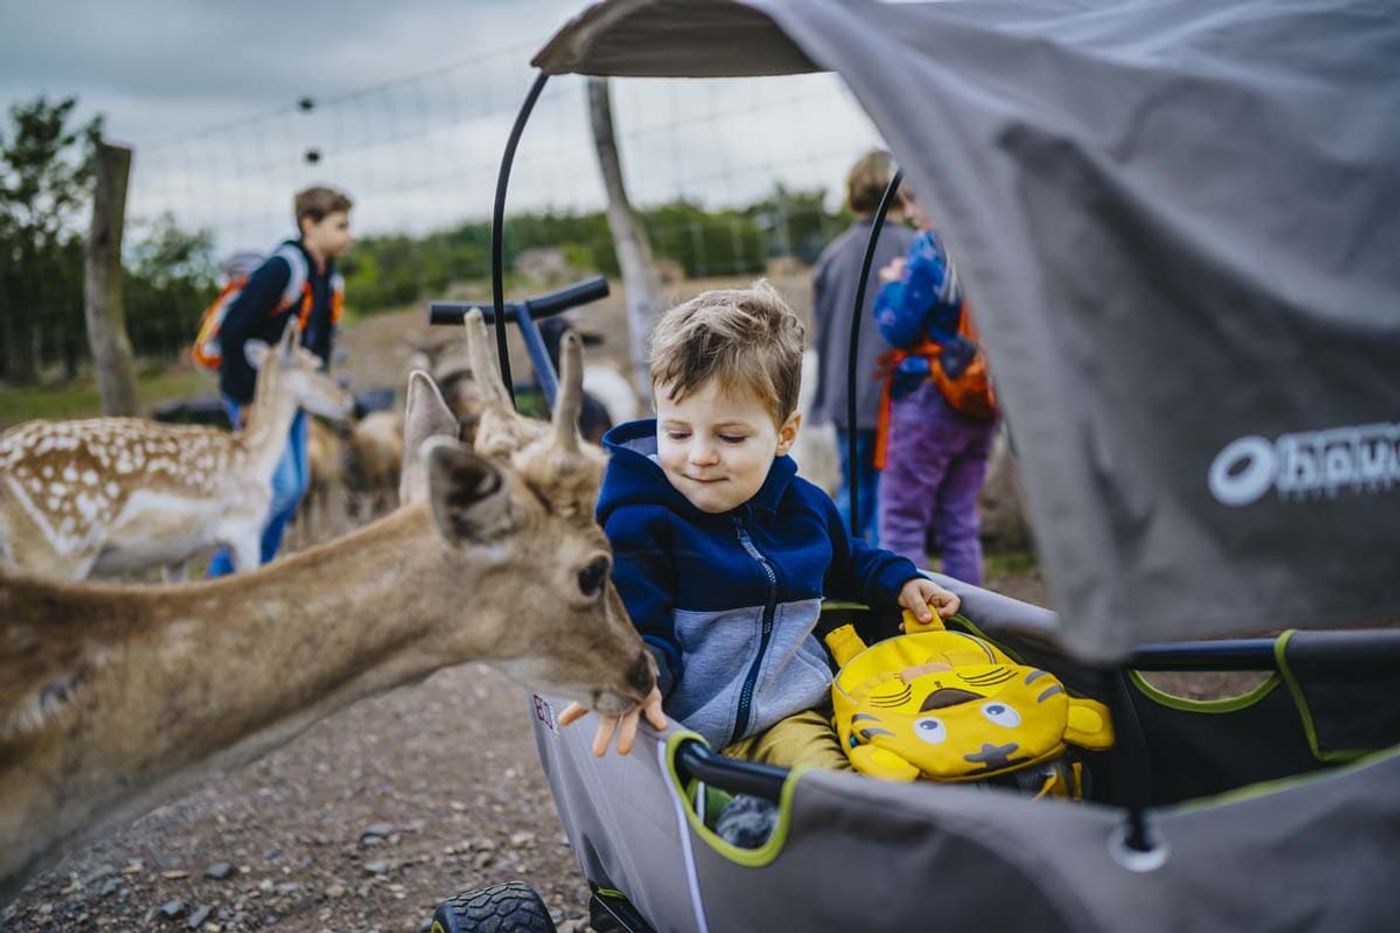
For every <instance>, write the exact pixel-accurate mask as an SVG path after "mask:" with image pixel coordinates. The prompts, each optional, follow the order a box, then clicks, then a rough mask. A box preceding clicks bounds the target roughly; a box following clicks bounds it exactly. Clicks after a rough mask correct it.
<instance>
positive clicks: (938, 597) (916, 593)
mask: <svg viewBox="0 0 1400 933" xmlns="http://www.w3.org/2000/svg"><path fill="white" fill-rule="evenodd" d="M899 605H900V606H902V607H903V608H905V609H908V610H909V611H910V612H912V613H914V618H916V619H918V620H919V621H920V622H928V621H929V620H930V619H932V618H933V613H932V612H931V611H929V606H930V605H931V606H933V607H934V608H935V609H936V610H937V611H938V615H939V617H940V618H943V619H946V618H948V617H949V616H951V615H952V614H953V613H955V612H957V611H958V606H960V605H962V600H960V599H958V596H957V594H956V593H950V592H948V591H947V590H945V589H944V588H943V587H941V586H939V585H938V584H937V583H934V582H933V581H932V580H930V579H929V578H928V577H915V578H914V579H912V580H910V581H909V582H908V583H906V584H904V586H902V587H900V589H899Z"/></svg>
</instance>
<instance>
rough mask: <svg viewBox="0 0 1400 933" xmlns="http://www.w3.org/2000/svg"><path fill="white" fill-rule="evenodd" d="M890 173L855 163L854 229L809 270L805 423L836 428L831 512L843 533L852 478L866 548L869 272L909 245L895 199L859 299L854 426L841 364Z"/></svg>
mask: <svg viewBox="0 0 1400 933" xmlns="http://www.w3.org/2000/svg"><path fill="white" fill-rule="evenodd" d="M893 174H894V164H893V161H892V160H891V158H890V155H889V153H888V152H885V151H883V150H879V149H877V150H874V151H872V152H868V153H866V154H865V155H863V156H861V157H860V159H858V160H857V161H856V163H855V165H853V166H852V167H851V171H850V173H849V174H848V175H847V176H846V203H847V205H848V206H849V207H850V209H851V213H852V214H854V215H855V218H856V220H855V223H854V224H852V225H851V227H850V229H848V230H847V231H846V232H845V233H842V234H841V235H840V236H838V237H837V238H836V239H835V240H833V241H832V242H831V243H830V244H829V245H828V246H827V248H826V249H825V250H824V251H823V252H822V254H821V257H820V258H819V259H818V260H817V265H816V267H815V268H814V269H813V270H812V318H813V324H814V325H815V328H814V329H815V331H816V337H815V342H814V348H815V349H816V351H817V360H818V364H819V365H818V369H817V391H816V396H815V399H814V401H813V403H812V412H811V418H812V423H813V424H820V423H822V422H825V421H830V422H832V423H833V424H834V425H835V426H836V436H837V441H838V445H839V447H840V454H841V488H840V489H839V490H838V491H837V493H836V505H837V507H838V508H839V509H840V510H841V518H842V521H844V522H845V523H846V527H847V528H848V529H849V528H850V526H851V525H850V523H851V492H850V490H851V482H852V473H853V472H854V475H855V481H856V483H857V489H858V494H857V499H858V500H859V505H860V523H859V526H858V527H859V530H860V533H861V535H862V536H863V537H865V538H866V539H867V540H870V541H871V542H872V543H873V542H874V539H875V521H874V518H875V514H876V500H877V497H878V495H879V473H877V472H876V470H875V465H874V456H875V422H876V419H877V418H878V417H879V413H880V387H881V383H880V380H879V379H878V378H877V376H876V361H877V360H878V359H879V357H880V354H882V353H884V352H885V351H886V350H888V349H890V345H889V344H888V343H886V342H885V339H884V338H883V337H882V336H880V329H879V327H878V326H876V323H875V315H874V312H873V310H872V305H873V302H874V300H875V293H876V292H877V291H878V289H879V284H880V283H879V281H878V279H877V276H876V274H875V273H876V272H878V271H879V270H880V269H882V268H884V266H886V265H888V264H889V263H891V262H893V261H894V260H895V259H896V258H900V257H903V256H904V255H905V254H907V253H908V251H909V246H910V244H911V243H912V242H913V241H914V235H915V234H914V231H912V230H910V229H909V228H907V227H905V226H904V225H903V224H902V223H901V222H900V221H902V220H903V216H904V215H903V204H902V202H901V201H900V200H899V199H898V198H896V199H895V201H894V202H893V203H892V204H891V206H890V210H889V213H888V214H887V215H886V222H885V226H884V229H883V230H881V232H880V240H879V242H878V243H877V244H876V247H875V258H874V261H873V262H872V263H871V266H870V277H869V279H868V280H867V281H866V285H865V295H864V297H863V298H862V308H863V310H862V311H861V329H860V347H859V348H858V353H857V360H856V423H855V424H854V425H850V424H848V423H847V414H846V397H847V393H846V360H847V352H848V350H849V347H850V339H851V315H852V314H853V313H854V307H853V305H854V300H855V294H856V285H857V284H858V282H859V280H860V265H861V260H862V259H863V258H864V256H865V244H866V241H867V240H868V239H869V238H870V228H871V225H872V223H873V218H874V214H875V211H876V209H877V208H878V207H879V204H880V197H881V195H883V194H884V191H885V187H886V186H887V185H888V184H889V181H890V177H891V176H892V175H893ZM851 430H854V431H855V432H856V461H857V462H856V465H855V469H854V471H853V470H852V467H851V464H850V463H848V462H847V460H848V450H849V435H848V432H849V431H851Z"/></svg>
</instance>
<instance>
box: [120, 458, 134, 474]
mask: <svg viewBox="0 0 1400 933" xmlns="http://www.w3.org/2000/svg"><path fill="white" fill-rule="evenodd" d="M133 469H135V468H134V467H133V466H132V465H131V461H130V460H128V459H127V458H126V457H122V458H121V459H119V460H118V461H117V472H118V473H130V472H131V471H132V470H133Z"/></svg>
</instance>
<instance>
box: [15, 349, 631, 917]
mask: <svg viewBox="0 0 1400 933" xmlns="http://www.w3.org/2000/svg"><path fill="white" fill-rule="evenodd" d="M566 349H567V351H568V352H567V353H566V355H565V358H564V360H563V373H562V379H561V383H562V385H563V389H562V390H561V395H560V400H559V404H558V407H557V409H556V414H555V418H554V421H553V423H552V424H546V423H543V422H532V423H531V424H530V425H527V426H523V427H521V428H520V429H519V435H520V436H521V437H525V438H526V442H525V443H523V444H521V445H519V446H517V447H513V448H506V447H504V446H500V447H498V448H497V455H496V456H495V457H487V456H484V455H482V454H481V453H479V452H476V451H473V450H472V449H471V448H469V447H467V446H466V445H465V444H463V443H462V442H460V441H458V440H457V421H456V419H455V418H454V417H453V415H452V413H451V412H450V411H449V410H448V407H447V404H446V402H445V401H444V400H443V398H442V395H441V394H440V393H439V392H438V390H437V388H436V386H435V385H434V384H433V383H432V381H431V380H430V379H429V378H428V377H427V376H426V374H424V373H421V372H417V373H414V374H413V375H412V376H411V377H410V379H409V385H408V393H407V398H408V402H407V409H406V413H405V429H404V433H405V445H404V464H403V471H402V484H401V495H402V498H403V501H404V503H405V504H404V505H402V506H401V507H400V508H399V509H398V510H396V511H394V512H392V513H390V514H389V515H387V516H385V517H383V518H381V519H379V520H378V521H376V522H374V523H372V524H370V525H367V526H365V527H363V528H360V529H358V530H356V531H354V532H351V533H350V534H348V535H345V536H343V537H340V538H337V539H335V540H333V541H330V542H327V543H325V544H322V545H320V546H317V547H313V548H310V549H308V550H305V551H301V552H298V553H296V554H293V555H290V556H288V557H286V558H284V559H282V560H278V561H274V562H272V563H270V564H268V565H266V566H264V567H261V568H259V569H257V570H255V571H253V572H251V573H248V574H243V575H239V576H236V577H228V578H224V579H220V580H212V581H201V582H197V583H192V584H188V585H184V586H133V585H118V584H110V583H108V584H99V583H63V582H53V581H43V580H39V579H35V578H31V577H18V576H3V575H0V684H4V689H3V690H0V905H3V903H4V902H5V901H6V900H7V899H8V898H9V897H12V896H13V894H14V893H15V892H16V891H17V890H18V888H19V886H20V885H21V884H23V882H24V880H25V879H26V878H28V877H30V876H32V875H33V874H34V873H35V872H37V871H39V870H40V869H42V868H43V867H45V866H46V865H49V864H51V863H53V862H54V861H56V860H57V858H58V857H59V855H60V854H61V852H62V851H63V849H65V848H67V847H71V846H73V845H76V844H78V843H80V842H82V841H84V840H89V839H93V838H96V837H98V836H100V835H101V834H102V833H103V832H105V831H109V830H111V829H113V828H115V827H117V826H119V825H120V824H122V823H125V822H128V821H130V820H131V819H134V818H135V817H137V816H139V815H141V814H142V813H144V812H145V811H147V810H149V809H151V808H152V807H154V806H156V805H158V804H160V803H162V802H164V801H166V800H168V799H170V798H172V797H173V796H175V795H176V794H178V793H179V792H180V791H182V790H184V789H187V788H190V787H191V786H193V785H195V784H196V783H198V782H200V781H202V780H205V779H206V778H208V777H210V776H212V775H214V774H215V773H217V772H219V771H221V770H224V769H227V768H231V767H236V766H238V765H240V764H242V763H245V762H248V761H250V760H252V759H254V758H256V757H258V756H260V755H262V754H264V753H266V752H268V751H270V750H271V749H272V748H274V747H276V746H277V745H279V744H281V743H282V742H285V741H286V740H288V739H289V738H291V737H292V736H294V735H295V734H296V733H298V732H300V731H301V730H302V729H304V728H306V727H307V726H308V725H310V724H311V723H313V722H315V721H316V720H318V719H320V718H322V717H324V716H326V715H327V714H329V713H331V712H332V711H334V710H336V709H338V708H340V707H342V706H344V705H345V704H347V703H350V702H352V701H354V700H357V699H360V698H363V697H367V696H370V695H372V694H376V693H380V692H382V691H385V690H388V689H390V688H392V687H395V686H398V685H400V684H406V683H411V682H415V681H418V680H421V679H422V678H424V677H426V676H427V675H428V674H430V673H432V672H433V671H435V670H437V669H439V668H442V667H445V666H448V665H454V664H459V663H462V662H465V661H469V660H481V661H486V662H488V663H490V664H492V665H493V666H495V667H497V668H499V669H501V670H502V671H504V672H505V673H506V674H507V675H509V676H511V677H513V678H515V679H517V680H519V681H521V682H523V683H525V684H528V685H530V686H532V687H534V688H535V689H538V690H541V691H548V692H551V693H555V694H559V695H562V696H565V697H570V698H573V699H576V700H578V701H580V702H582V703H584V704H586V705H588V706H589V707H591V708H592V709H594V710H596V711H598V712H600V713H603V714H605V715H620V714H623V713H626V712H628V711H630V710H632V709H634V708H635V707H636V706H637V704H638V703H639V702H640V701H641V699H642V698H643V697H645V696H646V695H647V694H648V693H650V692H651V690H652V689H653V687H654V685H655V667H654V664H653V662H652V661H651V656H650V654H649V653H648V652H647V651H645V650H644V649H643V647H642V642H641V639H640V638H639V637H638V635H637V633H636V631H635V630H634V629H633V627H632V624H631V622H630V621H629V620H628V617H627V614H626V611H625V610H624V609H623V606H622V602H621V600H620V599H619V597H618V595H617V592H616V590H614V589H613V587H612V584H611V581H610V570H611V556H610V553H609V550H608V545H607V540H606V538H604V536H603V534H602V531H601V529H599V528H598V526H597V524H596V523H595V522H594V521H593V519H592V499H593V497H594V496H596V493H597V486H598V483H597V479H598V470H597V466H598V454H597V452H596V451H588V450H585V449H583V448H582V447H581V446H580V443H579V440H578V436H577V433H576V431H575V429H574V427H573V425H574V423H575V420H576V418H577V415H578V410H579V399H580V395H581V388H580V383H581V369H582V367H581V365H580V360H581V352H580V348H579V345H578V343H577V341H571V342H570V343H568V344H567V347H566ZM497 414H498V415H500V418H499V419H498V421H497V424H498V425H503V424H504V423H505V419H506V414H505V411H504V410H503V408H502V409H501V410H498V412H497ZM511 417H515V418H516V420H517V421H523V419H520V418H518V416H511ZM590 477H591V480H589V478H590Z"/></svg>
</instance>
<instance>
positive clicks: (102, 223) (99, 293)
mask: <svg viewBox="0 0 1400 933" xmlns="http://www.w3.org/2000/svg"><path fill="white" fill-rule="evenodd" d="M95 158H96V177H97V185H96V190H95V191H94V193H93V199H92V226H91V227H90V228H89V230H88V239H87V259H86V264H85V269H84V274H83V311H84V315H85V316H86V318H87V336H88V346H89V347H90V348H91V350H92V363H93V369H94V370H95V372H96V374H97V390H98V392H99V393H100V394H101V397H102V413H103V414H104V415H135V414H136V413H137V399H136V364H135V361H134V360H133V358H132V353H131V338H130V337H128V336H127V333H126V313H125V311H124V310H123V308H122V229H123V227H124V226H125V222H126V186H127V181H128V180H129V178H130V176H131V150H130V149H128V148H126V147H124V146H114V145H112V144H110V143H108V142H105V141H102V142H99V143H98V144H97V151H96V153H95Z"/></svg>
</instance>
